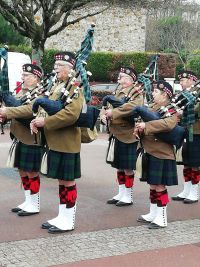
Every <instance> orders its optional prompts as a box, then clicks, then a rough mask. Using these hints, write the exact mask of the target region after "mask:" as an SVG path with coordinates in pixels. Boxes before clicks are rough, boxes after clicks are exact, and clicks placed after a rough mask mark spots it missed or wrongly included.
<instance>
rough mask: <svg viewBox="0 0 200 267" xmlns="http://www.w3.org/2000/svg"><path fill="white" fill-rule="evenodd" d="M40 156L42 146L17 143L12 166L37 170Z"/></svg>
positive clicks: (38, 169) (25, 169)
mask: <svg viewBox="0 0 200 267" xmlns="http://www.w3.org/2000/svg"><path fill="white" fill-rule="evenodd" d="M41 158H42V147H40V146H34V145H25V144H23V143H21V142H19V143H18V144H17V148H16V152H15V163H14V167H15V168H18V169H20V170H23V171H27V172H32V171H33V172H39V171H40V164H41Z"/></svg>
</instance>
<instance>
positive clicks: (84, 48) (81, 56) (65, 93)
mask: <svg viewBox="0 0 200 267" xmlns="http://www.w3.org/2000/svg"><path fill="white" fill-rule="evenodd" d="M94 27H95V24H92V25H91V27H90V29H89V30H88V31H87V35H86V37H85V39H84V41H83V42H82V44H81V49H80V50H79V51H78V52H77V53H76V54H75V57H76V63H75V64H74V68H73V69H72V71H71V73H70V74H69V77H68V80H67V82H66V83H65V84H64V86H63V88H62V89H61V95H60V97H59V99H58V100H51V99H49V98H48V97H43V98H39V99H36V100H35V102H34V103H33V106H32V110H33V113H34V115H35V116H36V114H37V112H38V110H39V107H42V108H43V109H44V110H45V111H46V112H47V114H48V115H50V116H51V115H54V114H56V113H57V112H59V111H60V110H61V109H63V108H65V107H66V105H69V104H70V103H71V102H72V101H73V98H76V97H78V93H79V90H80V88H81V87H83V94H84V97H85V100H86V103H87V102H88V101H89V100H90V97H91V92H90V88H89V82H88V81H89V77H90V76H91V73H90V72H87V71H86V70H85V66H86V64H87V63H86V60H87V59H88V57H89V55H90V52H91V49H92V43H93V32H94ZM79 77H80V78H81V82H80V83H79V85H77V86H76V88H75V89H74V86H75V85H76V84H77V79H78V78H79ZM71 89H73V90H74V91H73V93H72V94H70V91H71ZM99 113H100V111H99V110H98V109H97V108H96V107H94V106H91V105H88V104H86V105H84V106H83V109H82V112H81V114H80V116H79V118H78V120H77V122H76V123H75V126H77V127H85V128H90V129H91V130H93V129H94V126H95V123H96V121H97V118H98V116H99Z"/></svg>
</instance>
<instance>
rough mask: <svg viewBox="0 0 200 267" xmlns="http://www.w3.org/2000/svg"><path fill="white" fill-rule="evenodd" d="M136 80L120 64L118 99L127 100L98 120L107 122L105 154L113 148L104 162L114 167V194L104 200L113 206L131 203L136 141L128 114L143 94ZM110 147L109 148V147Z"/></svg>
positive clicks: (141, 102)
mask: <svg viewBox="0 0 200 267" xmlns="http://www.w3.org/2000/svg"><path fill="white" fill-rule="evenodd" d="M136 81H137V73H136V71H135V70H134V69H133V68H131V67H122V68H121V69H120V72H119V76H118V83H119V84H120V87H121V89H120V90H118V93H117V95H116V97H117V98H118V99H121V100H122V99H124V98H125V99H128V101H125V103H124V104H122V105H121V106H119V107H116V108H109V109H107V110H106V111H105V114H104V115H102V117H101V119H102V120H103V121H104V122H105V121H106V120H108V121H109V131H110V142H109V148H108V155H109V154H110V150H111V149H112V150H113V158H112V161H109V159H108V158H107V162H108V163H110V164H111V166H112V167H113V168H115V169H117V181H118V194H117V195H115V196H114V197H112V198H111V199H109V200H108V201H107V204H114V205H116V206H117V207H122V206H127V205H132V204H133V186H134V170H135V167H136V165H135V163H136V159H137V152H136V150H137V144H138V140H137V139H136V137H135V136H134V135H133V130H134V122H133V121H131V120H130V115H131V113H132V109H133V107H134V106H137V105H143V94H142V93H141V94H140V93H138V89H140V88H141V87H142V84H139V83H137V82H136ZM111 147H113V148H111Z"/></svg>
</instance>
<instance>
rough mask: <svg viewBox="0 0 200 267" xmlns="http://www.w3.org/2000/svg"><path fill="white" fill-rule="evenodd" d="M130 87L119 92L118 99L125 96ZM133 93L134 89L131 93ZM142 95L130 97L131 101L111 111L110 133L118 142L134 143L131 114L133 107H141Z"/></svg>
mask: <svg viewBox="0 0 200 267" xmlns="http://www.w3.org/2000/svg"><path fill="white" fill-rule="evenodd" d="M130 88H131V87H128V88H125V89H123V90H122V91H121V92H119V94H118V97H120V98H122V97H123V96H126V95H127V94H128V92H129V91H130ZM131 93H134V89H133V90H132V91H131ZM143 103H144V98H143V94H138V95H137V96H136V97H134V96H133V97H132V100H129V102H127V103H125V104H123V105H122V106H120V107H118V108H114V109H113V110H112V115H113V118H112V120H111V122H110V133H111V134H113V135H114V136H115V137H116V138H117V139H118V140H119V141H121V142H123V143H127V144H130V143H133V142H136V141H137V140H136V137H135V136H134V135H133V131H134V121H133V119H131V113H132V110H133V108H134V107H136V106H140V105H143Z"/></svg>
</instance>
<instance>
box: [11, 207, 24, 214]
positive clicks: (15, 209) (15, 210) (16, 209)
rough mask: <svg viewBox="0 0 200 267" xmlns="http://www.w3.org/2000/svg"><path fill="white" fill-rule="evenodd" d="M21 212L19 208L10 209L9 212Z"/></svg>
mask: <svg viewBox="0 0 200 267" xmlns="http://www.w3.org/2000/svg"><path fill="white" fill-rule="evenodd" d="M21 210H22V209H20V208H18V207H16V208H13V209H11V211H12V212H15V213H16V212H18V211H21Z"/></svg>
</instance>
